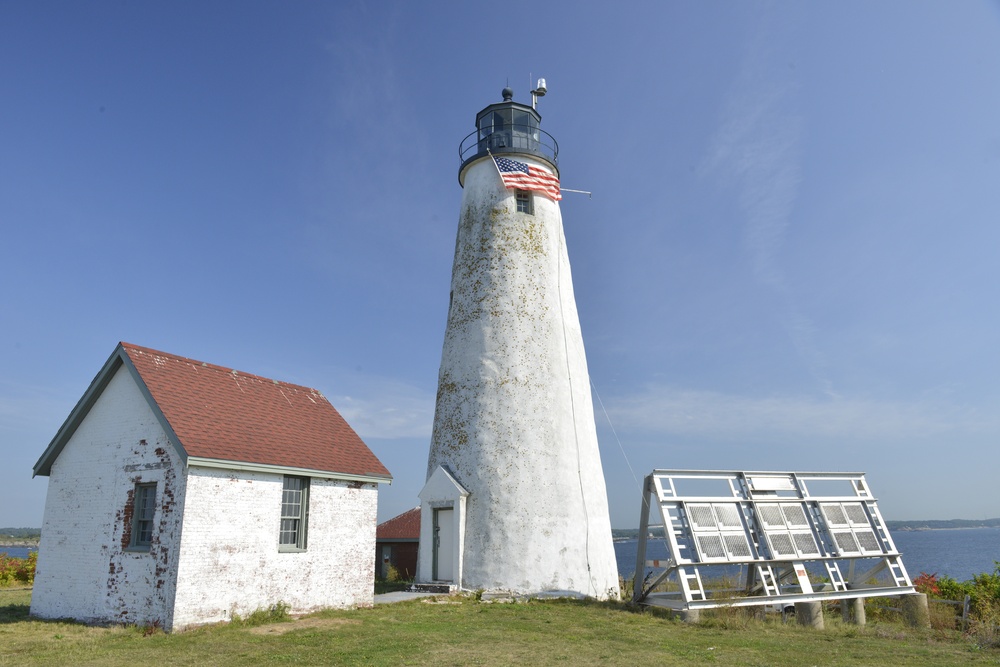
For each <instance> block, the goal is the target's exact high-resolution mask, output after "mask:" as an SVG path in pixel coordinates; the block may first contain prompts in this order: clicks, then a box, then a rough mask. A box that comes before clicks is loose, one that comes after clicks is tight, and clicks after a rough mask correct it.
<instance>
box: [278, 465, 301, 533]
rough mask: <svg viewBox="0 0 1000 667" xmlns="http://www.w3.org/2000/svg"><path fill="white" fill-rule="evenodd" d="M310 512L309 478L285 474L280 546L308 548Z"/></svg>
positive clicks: (282, 489) (282, 492)
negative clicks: (307, 519)
mask: <svg viewBox="0 0 1000 667" xmlns="http://www.w3.org/2000/svg"><path fill="white" fill-rule="evenodd" d="M308 514H309V478H308V477H292V476H285V478H284V483H283V484H282V488H281V529H280V530H279V533H278V548H279V549H280V550H281V551H301V550H303V549H305V548H306V517H307V516H308Z"/></svg>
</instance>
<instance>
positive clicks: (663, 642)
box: [0, 588, 1000, 667]
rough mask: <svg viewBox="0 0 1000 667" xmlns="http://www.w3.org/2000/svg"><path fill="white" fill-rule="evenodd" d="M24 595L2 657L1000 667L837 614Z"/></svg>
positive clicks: (14, 601) (955, 644)
mask: <svg viewBox="0 0 1000 667" xmlns="http://www.w3.org/2000/svg"><path fill="white" fill-rule="evenodd" d="M30 597H31V591H30V590H29V589H20V590H12V589H2V588H0V665H33V664H58V665H70V664H72V665H122V664H139V663H148V662H152V663H158V664H163V665H206V664H211V665H246V664H254V665H256V664H289V665H329V664H346V665H517V664H525V665H538V664H542V665H548V664H570V665H605V664H621V665H630V666H643V665H746V666H754V667H759V666H763V665H806V666H808V665H845V666H848V665H849V666H851V667H857V666H859V665H861V666H863V665H886V666H890V665H891V666H892V667H897V666H899V665H906V666H907V667H910V666H919V665H934V666H935V667H937V666H940V665H1000V650H998V649H996V648H979V647H977V646H976V644H975V643H974V642H972V641H970V640H969V639H966V638H963V637H962V636H961V635H959V634H958V633H957V632H953V631H945V630H928V631H921V630H914V629H911V628H907V627H905V626H903V625H901V624H898V623H892V622H882V623H877V624H873V623H870V624H869V625H868V626H866V627H864V628H858V627H855V626H850V625H844V624H842V623H841V622H840V619H839V615H837V614H835V613H828V614H827V616H826V629H825V630H822V631H816V630H810V629H807V628H802V627H799V626H797V625H795V624H794V623H790V624H786V625H783V624H782V623H781V621H780V619H778V618H774V619H772V618H768V619H766V620H763V621H761V620H757V619H754V618H751V617H749V616H747V615H746V613H744V612H743V611H741V610H736V609H727V610H720V612H719V613H717V614H715V615H714V617H711V618H705V617H706V616H708V614H705V613H704V612H703V622H702V623H701V624H700V625H685V624H683V623H680V622H676V621H672V620H669V619H666V618H664V617H663V616H661V615H660V614H658V613H654V612H650V611H635V610H632V609H629V608H628V607H626V606H624V605H617V604H604V603H596V602H577V601H546V602H541V601H533V602H527V603H516V604H514V603H506V604H504V603H496V602H494V603H483V602H477V601H476V600H474V599H471V598H451V599H441V600H438V601H436V602H424V601H413V602H404V603H398V604H392V605H379V606H377V607H375V608H373V609H358V610H349V611H328V612H322V613H319V614H313V615H311V616H306V617H303V618H300V619H296V620H292V621H288V622H281V623H271V624H267V625H260V626H257V627H237V626H233V625H214V626H210V627H203V628H198V629H195V630H190V631H187V632H178V633H174V634H172V635H167V634H164V633H162V632H154V633H152V634H148V633H144V632H143V629H142V628H134V627H131V628H130V627H111V628H97V627H88V626H85V625H80V624H76V623H67V622H62V621H57V622H53V621H38V620H33V619H30V618H29V617H28V605H29V603H30Z"/></svg>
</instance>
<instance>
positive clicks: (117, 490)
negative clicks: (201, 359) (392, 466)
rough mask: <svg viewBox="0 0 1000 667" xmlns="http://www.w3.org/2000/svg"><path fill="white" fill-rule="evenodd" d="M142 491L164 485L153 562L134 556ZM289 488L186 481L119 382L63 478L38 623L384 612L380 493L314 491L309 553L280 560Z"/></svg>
mask: <svg viewBox="0 0 1000 667" xmlns="http://www.w3.org/2000/svg"><path fill="white" fill-rule="evenodd" d="M137 482H156V483H157V498H156V503H157V507H156V512H155V514H154V517H153V521H154V533H153V547H152V549H150V551H148V552H142V553H136V552H130V551H127V550H125V549H123V546H122V545H123V542H124V543H125V544H127V539H126V536H125V532H126V528H125V526H126V524H127V523H128V522H127V516H126V515H127V513H128V509H127V508H128V506H129V500H130V494H131V493H132V492H133V490H134V488H135V484H136V483H137ZM281 485H282V478H281V475H278V474H255V473H237V472H228V471H221V470H215V469H207V468H191V469H187V470H185V469H184V467H183V466H182V465H181V464H180V457H179V455H178V454H177V452H176V451H175V450H174V449H173V447H172V445H170V444H169V442H168V440H167V437H166V433H165V432H164V431H163V429H162V428H161V427H160V425H159V422H158V421H157V419H156V417H155V415H154V414H153V412H152V410H151V409H150V408H149V406H148V404H147V403H146V401H145V398H144V397H143V396H142V394H141V393H140V391H139V388H138V387H137V386H136V384H135V382H134V381H133V380H132V378H131V376H130V375H129V373H128V371H127V370H125V369H124V368H122V369H119V371H118V372H117V373H116V375H115V376H114V377H113V378H112V380H111V381H110V382H109V384H108V386H107V387H106V388H105V390H104V392H103V393H102V395H101V396H100V397H99V398H98V399H97V401H96V402H95V404H94V406H93V407H92V408H91V410H90V412H89V413H88V415H87V417H86V418H85V419H84V420H83V422H82V423H81V424H80V426H79V428H78V429H77V431H76V433H75V434H74V435H73V437H72V438H71V439H70V441H69V442H68V443H67V445H66V447H65V448H64V449H63V451H62V452H61V453H60V455H59V457H58V458H57V459H56V460H55V462H54V463H53V465H52V470H51V474H50V477H49V487H48V494H47V496H46V502H45V514H44V518H43V523H42V539H41V543H40V545H39V550H38V571H37V573H36V578H35V586H34V591H33V593H32V603H31V613H32V614H33V615H35V616H38V617H41V618H75V619H78V620H81V621H85V622H97V623H109V622H111V623H136V624H149V623H154V622H155V623H159V624H161V625H162V626H163V627H164V628H165V629H167V630H175V629H180V628H183V627H185V626H188V625H195V624H201V623H209V622H213V621H219V620H228V619H229V618H231V615H232V614H233V613H238V614H241V615H247V614H249V613H250V612H252V611H254V610H256V609H259V608H266V607H269V606H271V605H273V604H275V603H277V602H284V603H286V604H289V605H290V606H291V608H292V611H293V612H307V611H313V610H317V609H321V608H324V607H351V606H370V605H371V604H372V602H373V600H372V595H373V588H374V577H375V572H374V563H373V562H372V556H371V555H372V553H373V552H374V550H375V526H376V508H377V499H378V488H377V485H376V484H360V483H352V482H345V481H338V480H328V479H322V478H313V479H312V480H311V483H310V497H309V507H310V512H309V527H308V539H309V542H308V549H307V551H306V552H304V553H279V552H278V526H279V521H280V512H281ZM182 514H183V529H182V520H181V516H182ZM129 529H130V528H129ZM178 545H179V546H178Z"/></svg>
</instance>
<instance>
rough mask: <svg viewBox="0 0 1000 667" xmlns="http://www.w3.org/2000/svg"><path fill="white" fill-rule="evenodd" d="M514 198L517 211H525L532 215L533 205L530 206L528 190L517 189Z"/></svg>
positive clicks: (533, 211)
mask: <svg viewBox="0 0 1000 667" xmlns="http://www.w3.org/2000/svg"><path fill="white" fill-rule="evenodd" d="M516 199H517V212H518V213H527V214H528V215H533V214H534V213H535V210H534V207H533V206H532V201H531V193H530V192H528V191H527V190H518V191H517V194H516Z"/></svg>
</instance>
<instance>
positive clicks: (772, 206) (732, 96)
mask: <svg viewBox="0 0 1000 667" xmlns="http://www.w3.org/2000/svg"><path fill="white" fill-rule="evenodd" d="M769 41H770V33H769V30H768V29H767V27H766V26H764V27H761V28H760V29H758V30H757V31H756V32H755V34H754V37H753V38H752V39H751V40H750V42H749V44H748V46H747V49H746V52H745V57H744V58H743V67H742V70H741V72H740V74H739V76H738V78H737V79H736V81H735V82H734V84H733V87H732V90H731V91H730V93H729V95H728V99H727V103H726V105H725V108H724V110H723V112H722V117H721V120H720V123H719V127H718V129H717V131H716V132H715V135H714V136H713V139H712V142H711V145H710V146H709V149H708V151H707V155H706V157H705V160H704V163H703V167H702V168H703V173H705V174H707V175H714V176H716V177H717V178H718V179H719V184H720V186H721V187H723V188H726V189H729V190H732V191H734V192H735V195H736V200H737V202H738V203H739V209H740V211H741V212H742V216H743V219H742V224H743V244H744V248H745V249H746V252H747V255H748V257H749V263H750V266H751V267H752V270H753V276H754V278H755V280H756V281H757V282H758V283H759V284H760V285H762V286H764V287H766V288H768V289H770V290H773V291H774V292H775V293H776V294H777V295H778V296H779V297H780V298H781V300H782V302H783V303H784V309H785V316H784V322H783V325H784V327H785V330H786V332H787V334H788V337H789V339H790V340H791V343H792V345H793V346H794V348H795V350H796V353H797V354H798V357H799V359H800V361H801V362H802V364H803V365H804V366H805V368H806V369H807V370H808V372H809V374H810V375H811V376H812V377H813V378H814V380H815V381H816V383H817V384H818V385H819V387H820V389H821V390H822V391H823V392H824V393H826V394H827V395H828V396H830V397H834V398H835V397H836V396H837V394H836V391H835V389H834V386H833V383H832V381H831V380H830V377H829V374H828V372H827V359H826V355H825V354H824V353H823V352H822V350H821V349H820V348H819V347H818V346H817V344H816V328H815V325H814V324H813V322H812V321H811V320H810V319H809V318H808V317H807V316H806V315H804V314H803V313H802V312H801V311H800V309H799V308H798V307H797V306H796V304H795V295H794V293H793V290H792V289H791V288H790V286H789V281H788V278H787V276H786V274H785V271H784V270H783V268H782V266H781V261H780V254H781V250H782V247H783V245H784V243H785V238H786V236H787V234H788V230H789V228H790V226H791V224H792V220H793V214H794V211H795V201H796V198H797V196H798V191H799V186H800V183H801V181H802V168H801V162H802V155H801V144H802V136H803V120H802V115H801V114H800V113H799V112H798V111H797V96H798V86H797V84H796V82H795V80H794V79H793V78H792V74H790V73H789V72H790V70H789V69H788V68H787V67H785V66H784V65H783V64H781V63H779V62H778V60H777V58H776V57H775V56H774V54H772V53H771V50H770V48H769V47H768V43H769Z"/></svg>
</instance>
